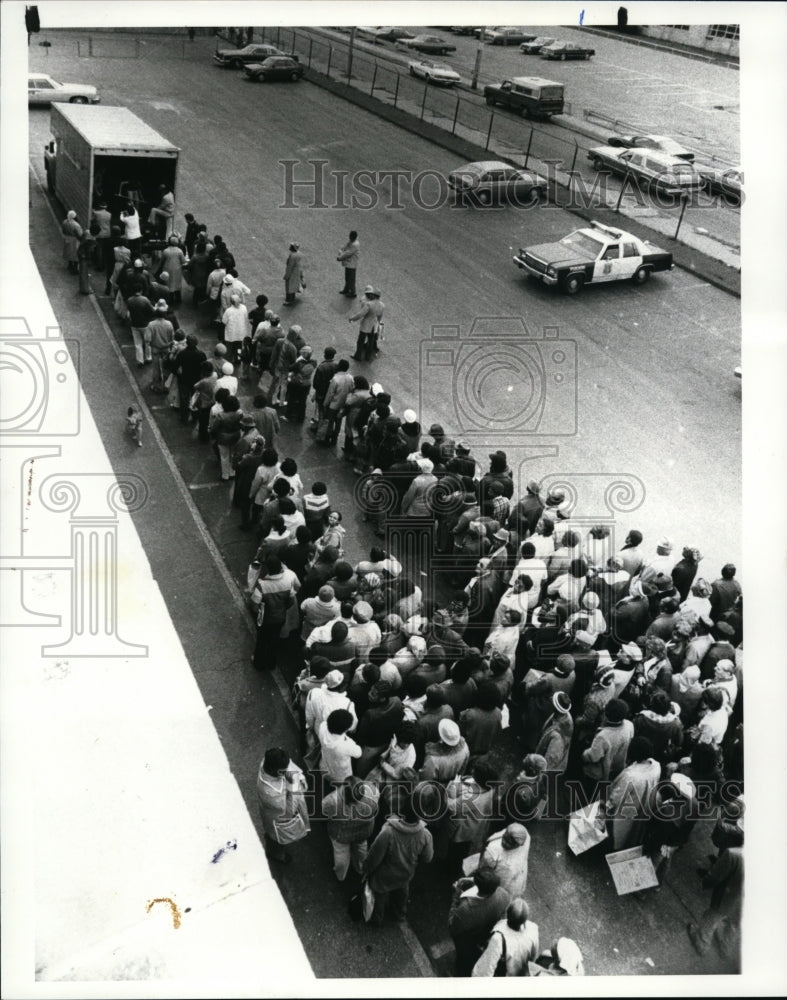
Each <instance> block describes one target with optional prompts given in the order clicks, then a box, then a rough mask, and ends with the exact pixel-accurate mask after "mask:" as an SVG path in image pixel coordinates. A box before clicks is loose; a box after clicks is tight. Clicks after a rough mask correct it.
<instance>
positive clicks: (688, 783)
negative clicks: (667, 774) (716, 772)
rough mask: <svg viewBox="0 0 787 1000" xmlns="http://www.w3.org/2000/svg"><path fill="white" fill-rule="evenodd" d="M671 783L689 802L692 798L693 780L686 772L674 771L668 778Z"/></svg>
mask: <svg viewBox="0 0 787 1000" xmlns="http://www.w3.org/2000/svg"><path fill="white" fill-rule="evenodd" d="M670 781H671V782H672V784H673V785H674V786H675V787H676V788H677V789H678V791H679V792H680V794H681V795H682V796H683V797H684V798H687V799H688V800H689V802H691V801H692V800H693V799H694V782H693V781H692V780H691V778H690V777H689V776H688V775H686V774H681V773H680V771H676V772H675V773H674V774H673V775H672V777H671V778H670Z"/></svg>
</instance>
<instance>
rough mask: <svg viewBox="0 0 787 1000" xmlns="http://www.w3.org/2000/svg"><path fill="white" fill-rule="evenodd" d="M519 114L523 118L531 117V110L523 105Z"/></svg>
mask: <svg viewBox="0 0 787 1000" xmlns="http://www.w3.org/2000/svg"><path fill="white" fill-rule="evenodd" d="M519 114H520V115H521V117H522V118H529V117H530V111H529V110H528V109H527V108H524V107H522V108H520V109H519Z"/></svg>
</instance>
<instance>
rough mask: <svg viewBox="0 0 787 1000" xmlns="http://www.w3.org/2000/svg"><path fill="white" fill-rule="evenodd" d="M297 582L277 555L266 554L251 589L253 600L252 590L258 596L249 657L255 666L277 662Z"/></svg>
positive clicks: (298, 587)
mask: <svg viewBox="0 0 787 1000" xmlns="http://www.w3.org/2000/svg"><path fill="white" fill-rule="evenodd" d="M300 586H301V585H300V582H299V580H298V578H297V576H296V575H295V574H294V573H293V572H292V570H291V569H288V568H287V567H285V566H283V565H282V562H281V560H280V559H279V558H278V557H277V556H268V557H267V559H266V560H265V564H264V568H263V571H262V572H261V573H260V577H259V579H258V580H257V582H256V583H255V585H254V590H253V592H252V603H254V600H255V593H256V596H258V597H259V598H260V600H259V603H257V604H256V607H257V608H258V612H257V642H256V645H255V647H254V657H253V659H252V663H253V665H254V669H255V670H265V669H266V668H267V669H271V670H272V669H273V668H274V667H275V666H276V658H277V654H278V649H279V644H280V641H281V638H282V633H284V634H285V636H286V632H287V626H288V617H289V614H288V613H289V610H290V607H291V606H293V605H294V603H295V596H296V594H297V593H298V591H299V590H300ZM260 609H262V610H260Z"/></svg>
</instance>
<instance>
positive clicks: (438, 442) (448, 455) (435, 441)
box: [429, 424, 456, 465]
mask: <svg viewBox="0 0 787 1000" xmlns="http://www.w3.org/2000/svg"><path fill="white" fill-rule="evenodd" d="M429 436H430V437H431V438H432V446H433V447H434V448H435V449H436V451H437V454H438V455H439V456H440V461H441V462H443V463H444V464H446V465H447V463H448V462H450V461H451V459H452V458H453V457H454V452H455V451H456V442H455V441H454V439H453V438H449V437H446V434H445V431H444V430H443V425H442V424H432V426H431V427H430V428H429Z"/></svg>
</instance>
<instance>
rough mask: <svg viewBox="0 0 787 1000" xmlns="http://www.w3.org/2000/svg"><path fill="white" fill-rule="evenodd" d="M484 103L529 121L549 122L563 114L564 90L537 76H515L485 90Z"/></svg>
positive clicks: (559, 84) (561, 86)
mask: <svg viewBox="0 0 787 1000" xmlns="http://www.w3.org/2000/svg"><path fill="white" fill-rule="evenodd" d="M484 97H485V98H486V103H487V104H489V105H491V106H494V105H495V104H499V105H501V106H502V107H506V108H510V109H511V110H512V111H517V112H519V114H521V115H526V116H527V117H529V118H549V117H551V116H552V115H560V114H562V113H563V97H564V88H563V84H562V83H558V82H557V81H555V80H545V79H544V78H543V77H540V76H515V77H513V78H512V79H511V80H504V81H503V82H502V83H501V84H498V85H494V86H487V87H484Z"/></svg>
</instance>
